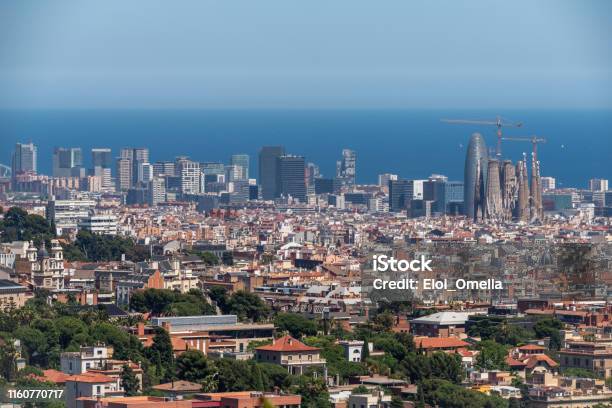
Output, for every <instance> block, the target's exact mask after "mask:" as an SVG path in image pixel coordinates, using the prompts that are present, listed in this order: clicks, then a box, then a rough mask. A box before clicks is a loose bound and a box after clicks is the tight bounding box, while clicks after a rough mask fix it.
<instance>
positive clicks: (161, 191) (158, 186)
mask: <svg viewBox="0 0 612 408" xmlns="http://www.w3.org/2000/svg"><path fill="white" fill-rule="evenodd" d="M165 201H166V179H164V178H163V177H154V178H153V179H152V180H151V181H150V182H149V205H151V206H154V205H157V204H159V203H163V202H165Z"/></svg>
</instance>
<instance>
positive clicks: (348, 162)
mask: <svg viewBox="0 0 612 408" xmlns="http://www.w3.org/2000/svg"><path fill="white" fill-rule="evenodd" d="M356 166H357V154H356V153H355V151H353V150H350V149H344V150H342V159H341V160H339V161H337V162H336V178H337V179H338V180H339V181H340V183H341V184H342V186H345V187H351V186H353V185H355V176H356Z"/></svg>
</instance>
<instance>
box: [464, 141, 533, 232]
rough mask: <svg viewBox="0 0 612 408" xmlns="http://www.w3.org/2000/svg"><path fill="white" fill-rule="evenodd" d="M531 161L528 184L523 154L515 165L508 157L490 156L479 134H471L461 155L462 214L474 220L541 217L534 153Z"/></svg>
mask: <svg viewBox="0 0 612 408" xmlns="http://www.w3.org/2000/svg"><path fill="white" fill-rule="evenodd" d="M531 162H532V163H531V185H529V178H530V177H529V175H528V172H527V158H526V157H525V156H523V159H522V160H519V161H518V162H517V164H516V166H515V165H514V164H513V163H512V161H510V160H501V159H499V158H490V157H489V155H488V153H487V147H486V144H485V141H484V139H483V137H482V135H481V134H480V133H474V134H472V136H471V138H470V142H469V144H468V149H467V155H466V158H465V180H464V197H465V212H466V215H467V216H468V217H469V218H471V219H473V220H474V221H488V220H491V221H511V220H516V221H524V222H533V221H538V220H541V218H542V215H543V210H542V182H541V177H540V163H539V161H538V159H537V157H536V155H535V154H532V157H531Z"/></svg>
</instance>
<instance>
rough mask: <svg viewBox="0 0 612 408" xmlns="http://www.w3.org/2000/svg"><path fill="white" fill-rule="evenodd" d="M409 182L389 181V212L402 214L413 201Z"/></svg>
mask: <svg viewBox="0 0 612 408" xmlns="http://www.w3.org/2000/svg"><path fill="white" fill-rule="evenodd" d="M410 187H411V186H410V181H409V180H402V179H400V180H389V211H391V212H400V211H402V210H404V209H406V207H407V206H408V204H409V203H410V201H411V196H412V193H411V191H410Z"/></svg>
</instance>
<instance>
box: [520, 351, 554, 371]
mask: <svg viewBox="0 0 612 408" xmlns="http://www.w3.org/2000/svg"><path fill="white" fill-rule="evenodd" d="M539 362H543V363H546V364H548V366H549V367H557V366H558V365H559V364H557V362H556V361H555V360H553V359H552V358H550V357H548V356H547V355H546V354H534V355H533V356H531V357H529V358H528V359H527V360H526V361H525V364H527V368H529V369H531V368H534V367H535V366H537V365H538V363H539Z"/></svg>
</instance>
